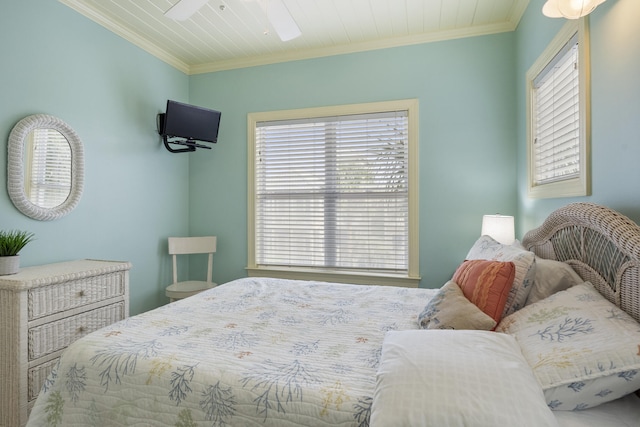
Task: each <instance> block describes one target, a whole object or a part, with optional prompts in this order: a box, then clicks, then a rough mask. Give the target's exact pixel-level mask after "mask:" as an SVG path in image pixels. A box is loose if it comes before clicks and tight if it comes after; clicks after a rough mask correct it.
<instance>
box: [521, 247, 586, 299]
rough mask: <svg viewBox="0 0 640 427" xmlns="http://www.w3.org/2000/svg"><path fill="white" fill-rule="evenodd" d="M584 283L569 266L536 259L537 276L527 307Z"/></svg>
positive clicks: (550, 260)
mask: <svg viewBox="0 0 640 427" xmlns="http://www.w3.org/2000/svg"><path fill="white" fill-rule="evenodd" d="M582 282H584V280H582V278H580V276H579V275H578V273H576V272H575V270H574V269H573V268H571V266H570V265H569V264H566V263H564V262H560V261H555V260H552V259H544V258H540V257H536V276H535V280H534V281H533V286H532V288H531V292H529V296H528V297H527V302H526V303H525V305H529V304H533V303H534V302H538V301H540V300H543V299H545V298H546V297H548V296H550V295H553V294H555V293H556V292H560V291H564V290H565V289H569V288H570V287H572V286H575V285H579V284H580V283H582Z"/></svg>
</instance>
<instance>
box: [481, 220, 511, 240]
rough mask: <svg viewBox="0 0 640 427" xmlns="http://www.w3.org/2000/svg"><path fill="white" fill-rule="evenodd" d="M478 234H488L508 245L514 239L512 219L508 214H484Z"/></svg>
mask: <svg viewBox="0 0 640 427" xmlns="http://www.w3.org/2000/svg"><path fill="white" fill-rule="evenodd" d="M480 234H481V235H482V236H490V237H491V238H493V239H494V240H495V241H497V242H500V243H502V244H504V245H510V244H512V243H513V242H514V241H515V240H516V233H515V227H514V219H513V217H512V216H508V215H497V214H496V215H484V216H483V217H482V232H481V233H480Z"/></svg>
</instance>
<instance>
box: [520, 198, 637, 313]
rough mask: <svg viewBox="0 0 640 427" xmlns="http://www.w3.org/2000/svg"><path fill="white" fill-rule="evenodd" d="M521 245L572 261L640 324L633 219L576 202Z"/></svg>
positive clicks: (602, 292)
mask: <svg viewBox="0 0 640 427" xmlns="http://www.w3.org/2000/svg"><path fill="white" fill-rule="evenodd" d="M522 243H523V245H524V247H525V248H527V249H529V250H531V251H533V252H534V253H535V254H536V255H538V256H540V257H542V258H548V259H555V260H558V261H563V262H566V263H568V264H569V265H571V266H572V267H573V268H574V270H576V272H577V273H578V274H579V275H580V277H582V278H583V279H584V280H587V281H589V282H591V283H592V284H593V285H594V286H595V287H596V288H597V289H598V291H599V292H600V293H601V294H602V295H604V296H605V297H606V298H607V299H608V300H609V301H611V302H612V303H614V304H615V305H617V306H618V307H620V308H622V309H623V310H624V311H626V312H627V313H629V314H630V315H631V316H632V317H634V318H635V319H636V320H637V321H639V322H640V283H639V279H640V227H639V226H638V225H637V224H636V223H634V222H633V221H631V220H630V219H629V218H627V217H626V216H624V215H622V214H620V213H619V212H616V211H614V210H612V209H609V208H607V207H604V206H600V205H596V204H592V203H573V204H570V205H567V206H565V207H563V208H560V209H558V210H556V211H555V212H553V213H552V214H551V215H549V217H548V218H547V219H546V220H545V221H544V223H543V224H542V225H541V226H540V227H538V228H536V229H535V230H531V231H530V232H528V233H527V234H526V235H525V236H524V238H523V241H522Z"/></svg>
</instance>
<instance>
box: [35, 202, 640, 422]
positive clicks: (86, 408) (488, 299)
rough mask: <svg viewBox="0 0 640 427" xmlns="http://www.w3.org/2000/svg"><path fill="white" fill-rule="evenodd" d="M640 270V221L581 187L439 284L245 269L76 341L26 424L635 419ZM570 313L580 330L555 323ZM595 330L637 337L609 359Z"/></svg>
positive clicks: (486, 243)
mask: <svg viewBox="0 0 640 427" xmlns="http://www.w3.org/2000/svg"><path fill="white" fill-rule="evenodd" d="M541 266H542V267H541ZM558 266H560V267H558ZM480 268H483V269H484V270H478V269H480ZM487 269H491V270H487ZM639 269H640V228H639V227H638V226H636V225H635V224H634V223H633V222H631V221H630V220H629V219H627V218H626V217H624V216H622V215H620V214H619V213H616V212H614V211H612V210H610V209H608V208H605V207H602V206H598V205H593V204H586V203H579V204H572V205H568V206H566V207H564V208H562V209H559V210H557V211H556V212H554V213H553V214H552V215H550V216H549V218H548V219H547V220H546V221H545V222H544V224H542V225H541V227H540V228H538V229H536V230H532V231H531V232H529V233H527V235H526V236H525V238H524V239H523V242H522V246H519V245H509V246H508V247H507V246H506V245H502V246H501V245H500V244H498V243H497V242H495V241H492V239H490V238H489V237H488V236H483V237H481V238H480V239H478V241H477V242H476V243H475V244H474V246H473V247H472V248H471V250H470V251H469V254H467V259H466V260H465V261H464V262H462V263H461V265H460V267H459V268H458V269H457V270H456V273H455V274H454V276H453V277H452V280H451V281H450V282H447V284H444V286H443V287H442V288H440V289H410V288H400V287H385V286H363V285H349V284H337V283H322V282H309V281H304V282H303V281H294V280H279V279H269V278H245V279H239V280H236V281H232V282H229V283H226V284H223V285H220V286H218V287H217V288H214V289H211V290H208V291H205V292H203V293H201V294H199V295H198V296H196V297H191V298H187V299H184V300H181V301H177V302H174V303H171V304H168V305H165V306H162V307H160V308H158V309H155V310H152V311H150V312H147V313H143V314H140V315H137V316H134V317H131V318H129V319H125V320H124V321H122V322H120V323H117V324H114V325H111V326H109V327H107V328H104V329H101V330H99V331H97V332H95V333H92V334H90V335H87V336H86V337H84V338H82V339H80V340H78V341H76V342H75V343H74V344H72V345H71V346H70V347H69V348H68V349H67V350H66V351H65V353H64V354H63V356H62V357H61V359H60V363H59V365H58V366H57V367H56V368H55V369H54V371H53V372H52V374H51V376H50V377H49V378H48V380H47V381H46V383H45V384H44V386H43V389H42V390H41V392H40V394H39V396H38V399H37V401H36V404H35V406H34V408H33V410H32V412H31V415H30V418H29V421H28V426H86V425H105V426H111V425H113V426H185V427H186V426H196V425H198V426H358V427H365V426H369V425H371V426H374V427H376V426H388V425H393V426H401V425H470V426H484V425H487V426H489V425H493V426H494V425H519V426H526V425H531V426H536V427H538V426H544V425H549V426H557V425H561V426H566V427H572V426H591V425H593V426H596V425H597V426H606V425H611V426H615V425H619V426H623V425H629V426H633V425H635V426H637V425H640V398H638V397H637V396H636V394H634V391H635V390H638V389H640V324H638V323H637V322H638V321H640V284H639V279H638V274H639ZM479 271H482V274H479V273H478V272H479ZM487 271H491V272H492V274H491V278H492V280H489V281H488V282H490V283H491V286H489V285H487V286H489V287H487V288H484V287H481V285H482V286H484V283H485V282H487V279H486V278H487V277H488V275H487V273H486V272H487ZM543 271H546V274H543V273H542V272H543ZM558 271H561V272H560V273H558ZM538 273H540V274H538ZM543 276H544V278H543ZM454 279H455V280H454ZM456 280H457V281H456ZM458 282H460V283H464V284H465V285H464V286H463V285H457V283H458ZM488 282H487V283H488ZM468 283H472V284H473V286H475V288H473V286H471V285H467V284H468ZM496 283H500V285H499V286H498V285H496ZM504 283H509V285H508V286H507V285H504ZM549 283H550V284H549ZM454 285H455V286H454ZM472 288H473V289H472ZM469 289H472V290H474V292H476V294H474V298H476V297H477V298H476V299H474V298H471V299H464V300H461V299H460V295H461V294H460V292H463V295H465V294H464V292H466V291H468V290H469ZM487 289H489V291H491V292H494V291H495V292H494V293H487V292H489V291H487ZM485 291H486V292H485ZM602 297H604V298H602ZM465 298H466V297H465ZM471 300H473V301H475V302H473V303H470V302H469V301H471ZM460 301H465V302H464V303H461V302H460ZM567 301H576V302H575V304H572V303H568V302H567ZM573 305H575V306H576V307H575V308H576V310H578V309H579V310H586V309H587V307H591V305H593V307H594V308H593V309H594V310H596V311H598V310H599V311H598V313H599V314H594V316H595V317H594V319H587V317H586V316H585V315H584V314H583V313H582V312H580V313H578V314H579V315H573V314H572V313H570V312H569V311H568V310H570V309H572V307H573ZM618 307H619V308H618ZM445 308H450V309H448V310H445ZM541 313H542V314H544V315H543V316H541V315H540V314H541ZM602 313H604V314H602ZM554 316H555V318H554ZM558 316H560V317H561V318H562V319H561V320H562V321H564V322H565V327H566V326H567V325H566V323H567V322H566V319H570V320H571V321H573V322H574V323H572V324H571V325H569V326H571V328H569V329H571V330H567V329H563V331H562V332H560V331H556V330H552V329H551V327H549V328H547V327H546V326H545V324H544V321H554V320H557V319H558V318H559V317H558ZM532 318H535V320H536V322H537V323H535V324H533V325H532V324H531V319H532ZM576 319H578V320H577V321H576ZM580 319H582V320H580ZM585 319H586V320H585ZM587 320H588V322H587ZM601 321H602V322H608V324H609V323H610V324H612V325H613V326H612V327H613V328H614V329H613V332H610V331H609V330H607V331H606V332H603V331H601V330H600V322H601ZM460 322H462V323H465V322H467V323H468V324H467V325H465V324H461V323H460ZM585 322H586V323H585ZM569 323H571V322H569ZM469 325H472V326H471V327H470V326H469ZM531 328H534V332H533V333H532V332H531ZM572 328H573V329H572ZM536 329H537V332H536ZM597 333H605V334H607V337H608V338H607V339H606V340H604V341H606V342H607V343H609V344H610V345H612V346H613V345H615V344H616V343H620V342H622V343H623V344H622V346H623V347H624V348H623V349H622V350H620V351H619V352H618V353H619V354H618V353H616V354H615V356H611V354H610V353H611V351H613V350H608V351H609V353H608V354H607V355H606V358H607V359H606V363H604V362H603V360H604V359H597V357H596V356H595V353H596V352H597V351H599V347H605V345H604V344H602V343H600V341H602V340H601V339H600V338H598V335H594V334H597ZM616 334H622V335H621V337H619V338H618V339H616V338H614V337H615V336H616ZM532 336H534V337H540V338H541V341H545V343H547V342H548V343H549V344H550V345H551V346H550V347H549V348H548V349H546V350H542V349H541V347H540V342H533V343H530V342H529V341H531V337H532ZM549 337H553V339H549ZM593 337H595V338H593ZM576 340H577V342H579V343H580V344H579V346H583V345H584V346H587V347H588V348H586V350H585V351H584V353H585V354H587V355H589V357H591V358H589V357H587V358H585V359H584V360H582V359H583V358H582V357H581V356H579V355H578V356H577V357H575V359H579V360H580V363H581V364H582V365H579V366H573V365H572V362H573V359H571V358H569V359H568V356H569V355H570V353H566V352H565V353H562V351H564V350H563V347H562V346H565V347H566V346H567V345H574V344H572V342H573V341H576ZM580 340H582V341H580ZM528 344H532V345H533V347H532V348H531V349H526V348H525V347H526V346H527V345H528ZM609 344H607V345H609ZM558 346H560V347H558ZM575 348H582V347H575ZM575 348H574V350H575ZM614 350H616V351H617V349H614ZM544 351H548V352H551V353H552V354H557V353H558V352H560V353H562V354H561V356H562V358H561V360H562V363H563V366H561V368H562V369H561V370H567V371H569V372H570V374H569V375H579V376H581V378H577V379H575V378H574V379H573V380H571V381H567V379H566V378H560V379H559V378H558V375H560V374H559V373H558V372H557V371H553V372H552V371H549V370H544V369H543V368H545V366H544V365H545V363H542V362H540V361H536V360H534V359H535V358H536V357H538V356H539V355H540V354H542V353H544ZM571 355H573V353H571ZM571 357H573V356H571ZM594 358H595V359H594ZM545 360H547V359H545ZM590 363H595V365H593V366H591V365H589V364H590ZM594 367H595V368H594ZM592 368H594V369H592ZM572 369H573V371H572ZM576 369H577V370H578V371H579V372H578V373H577V374H576V372H574V371H575V370H576ZM602 381H605V386H604V387H603V386H602V385H601V383H602ZM541 384H546V388H545V389H544V390H543V387H541ZM596 388H597V390H598V391H597V392H596V393H592V392H591V391H593V390H595V389H596ZM567 389H568V390H570V391H571V393H575V394H576V395H579V396H580V397H576V396H574V395H573V394H572V395H570V396H569V397H565V396H567V394H566V393H567V392H566V390H567ZM605 389H606V391H603V390H605ZM576 390H577V391H576ZM583 391H584V392H586V394H587V395H588V396H587V397H583V396H584V395H585V394H583V393H582V392H583ZM563 393H564V395H563ZM594 394H599V396H597V400H595V401H594V400H593V399H594V397H593V396H591V395H594ZM552 409H553V410H552Z"/></svg>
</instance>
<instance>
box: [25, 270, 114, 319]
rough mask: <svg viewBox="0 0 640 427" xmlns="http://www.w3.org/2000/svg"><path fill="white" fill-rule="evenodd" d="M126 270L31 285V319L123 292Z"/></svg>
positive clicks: (29, 304)
mask: <svg viewBox="0 0 640 427" xmlns="http://www.w3.org/2000/svg"><path fill="white" fill-rule="evenodd" d="M125 274H126V272H125V271H118V272H114V273H108V274H102V275H98V276H92V277H86V278H83V279H78V280H70V281H68V282H65V283H60V284H55V285H49V286H42V287H39V288H34V289H31V290H29V296H28V303H27V304H28V316H29V320H34V319H38V318H40V317H43V316H48V315H50V314H55V313H60V312H63V311H65V310H69V309H73V308H77V307H81V306H83V305H87V304H91V303H94V302H98V301H103V300H105V299H107V298H112V297H117V296H120V295H124V293H125Z"/></svg>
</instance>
